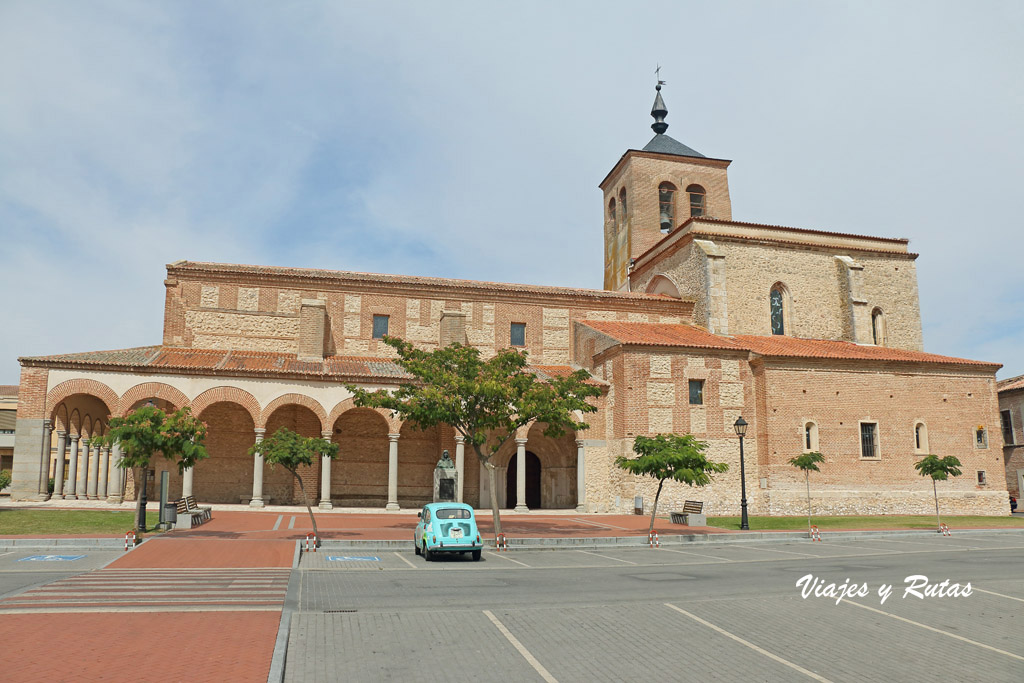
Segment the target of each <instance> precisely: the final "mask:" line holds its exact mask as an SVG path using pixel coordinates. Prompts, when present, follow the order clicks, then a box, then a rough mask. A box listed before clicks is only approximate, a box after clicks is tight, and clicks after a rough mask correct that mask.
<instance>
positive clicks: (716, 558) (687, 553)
mask: <svg viewBox="0 0 1024 683" xmlns="http://www.w3.org/2000/svg"><path fill="white" fill-rule="evenodd" d="M662 550H664V551H665V552H668V553H682V554H683V555H696V556H697V557H707V558H710V559H712V560H718V561H720V562H736V560H730V559H729V558H728V557H719V556H718V555H705V554H703V553H694V552H690V551H689V550H676V549H675V548H662ZM778 559H780V560H781V559H782V558H781V557H780V558H778ZM746 561H747V562H760V561H761V560H746Z"/></svg>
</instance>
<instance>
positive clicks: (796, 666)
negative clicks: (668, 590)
mask: <svg viewBox="0 0 1024 683" xmlns="http://www.w3.org/2000/svg"><path fill="white" fill-rule="evenodd" d="M665 607H668V608H669V609H674V610H675V611H677V612H679V613H680V614H683V615H686V616H688V617H690V618H691V619H693V620H694V621H696V622H697V623H700V624H704V625H705V626H707V627H708V628H710V629H712V630H714V631H717V632H718V633H721V634H722V635H723V636H726V637H727V638H732V639H733V640H735V641H736V642H737V643H739V644H740V645H745V646H746V647H749V648H750V649H751V650H753V651H754V652H758V653H760V654H762V655H764V656H765V657H768V658H769V659H772V660H774V661H776V662H778V663H779V664H784V665H786V666H788V667H789V668H791V669H793V670H795V671H799V672H800V673H802V674H804V675H805V676H808V677H810V678H813V679H814V680H816V681H821V683H832V682H831V681H830V680H829V679H827V678H825V677H824V676H819V675H818V674H816V673H814V672H813V671H808V670H807V669H805V668H803V667H802V666H800V665H799V664H795V663H793V662H791V661H789V660H788V659H783V658H782V657H779V656H778V655H776V654H773V653H771V652H768V650H765V649H764V648H762V647H758V646H757V645H754V644H753V643H751V642H750V641H749V640H744V639H743V638H740V637H739V636H737V635H735V634H734V633H730V632H729V631H726V630H725V629H724V628H721V627H719V626H715V625H714V624H712V623H711V622H710V621H705V620H703V619H701V618H700V617H698V616H697V615H696V614H691V613H690V612H687V611H686V610H684V609H682V608H681V607H676V606H675V605H673V604H671V603H668V602H666V603H665Z"/></svg>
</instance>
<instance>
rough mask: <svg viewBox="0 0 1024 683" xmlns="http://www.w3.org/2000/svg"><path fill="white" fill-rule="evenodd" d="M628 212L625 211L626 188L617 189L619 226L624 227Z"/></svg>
mask: <svg viewBox="0 0 1024 683" xmlns="http://www.w3.org/2000/svg"><path fill="white" fill-rule="evenodd" d="M627 220H629V214H628V213H626V188H622V189H621V190H619V226H620V227H626V221H627Z"/></svg>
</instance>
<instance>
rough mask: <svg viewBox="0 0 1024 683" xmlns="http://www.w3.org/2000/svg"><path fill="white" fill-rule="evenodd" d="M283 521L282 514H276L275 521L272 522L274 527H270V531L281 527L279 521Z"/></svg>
mask: <svg viewBox="0 0 1024 683" xmlns="http://www.w3.org/2000/svg"><path fill="white" fill-rule="evenodd" d="M283 521H284V515H278V516H277V521H276V522H274V528H273V529H271V531H277V530H278V529H280V528H281V522H283Z"/></svg>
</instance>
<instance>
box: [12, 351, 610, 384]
mask: <svg viewBox="0 0 1024 683" xmlns="http://www.w3.org/2000/svg"><path fill="white" fill-rule="evenodd" d="M19 360H23V361H28V362H32V363H39V364H43V365H49V366H58V367H60V366H72V367H90V366H91V367H104V368H125V369H135V368H159V369H161V370H169V371H186V372H190V373H191V372H199V373H203V374H206V373H209V374H213V375H247V374H261V375H265V374H272V375H288V376H301V377H306V378H310V379H348V378H351V379H355V380H358V379H408V378H409V375H408V374H406V372H405V370H403V369H402V368H401V367H399V366H398V364H397V363H395V362H394V360H391V359H389V358H366V357H362V356H328V357H327V358H325V359H324V360H322V361H307V360H299V359H298V357H297V356H296V355H295V354H294V353H276V352H268V351H226V350H219V349H191V348H179V347H164V346H142V347H138V348H134V349H118V350H114V351H88V352H86V353H68V354H60V355H55V356H37V357H31V358H20V359H19ZM527 369H528V370H530V371H531V372H533V373H534V374H536V375H537V377H538V378H540V379H542V380H543V379H548V378H550V377H564V376H565V375H568V374H569V373H571V372H573V371H575V370H576V369H577V368H573V367H570V366H568V365H536V366H532V365H531V366H528V368H527ZM593 382H594V383H596V384H604V382H602V381H601V380H598V379H596V378H595V379H594V380H593ZM14 390H15V395H17V387H14Z"/></svg>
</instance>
